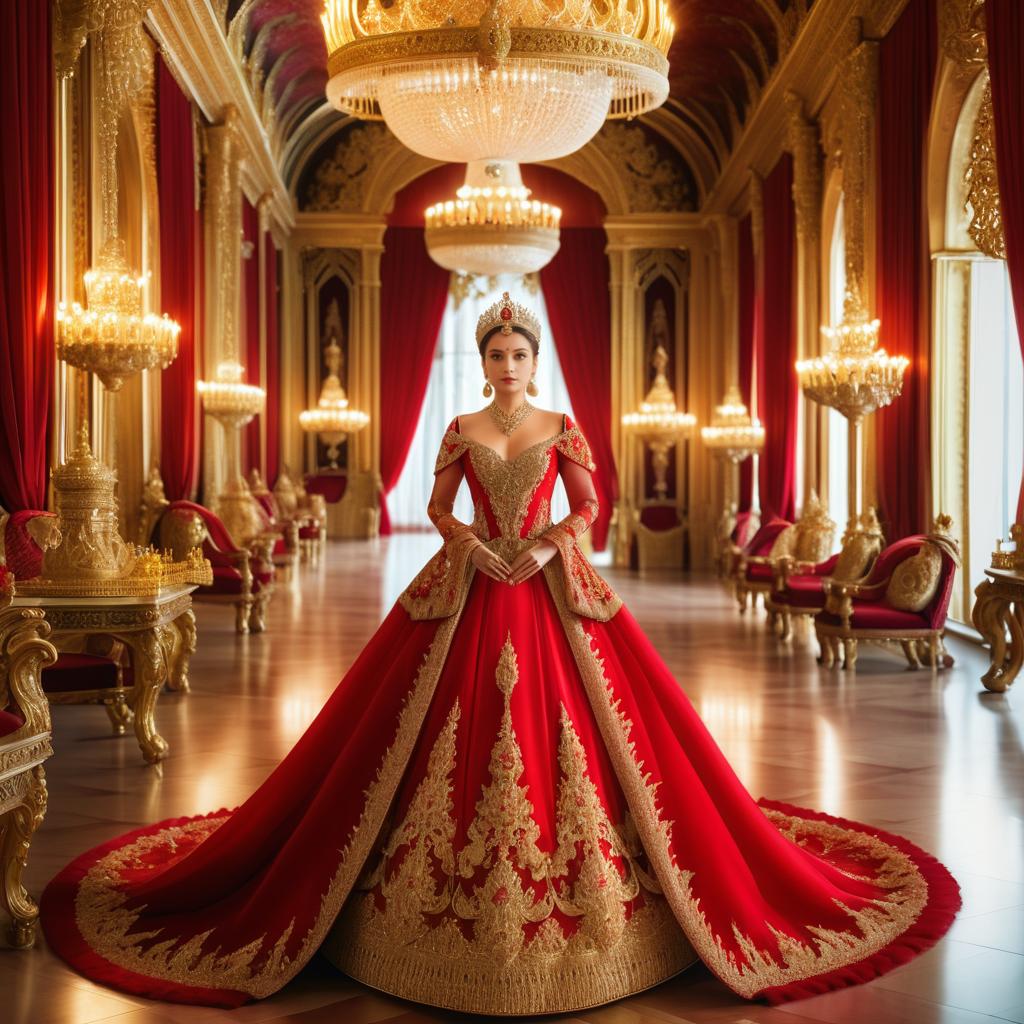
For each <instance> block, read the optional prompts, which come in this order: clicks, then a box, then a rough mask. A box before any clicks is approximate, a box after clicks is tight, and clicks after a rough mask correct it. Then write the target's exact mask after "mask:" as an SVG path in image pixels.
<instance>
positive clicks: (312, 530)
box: [299, 526, 320, 540]
mask: <svg viewBox="0 0 1024 1024" xmlns="http://www.w3.org/2000/svg"><path fill="white" fill-rule="evenodd" d="M299 539H300V540H319V539H320V527H319V526H300V527H299Z"/></svg>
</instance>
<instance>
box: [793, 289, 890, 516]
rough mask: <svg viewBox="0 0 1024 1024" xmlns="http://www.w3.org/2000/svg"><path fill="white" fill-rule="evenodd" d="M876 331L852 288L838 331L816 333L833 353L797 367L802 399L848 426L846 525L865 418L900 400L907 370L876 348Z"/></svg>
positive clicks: (857, 505)
mask: <svg viewBox="0 0 1024 1024" xmlns="http://www.w3.org/2000/svg"><path fill="white" fill-rule="evenodd" d="M878 329H879V321H878V320H872V319H871V318H870V317H869V316H868V313H867V310H866V309H865V308H864V303H863V301H862V300H861V296H860V290H859V289H858V288H857V287H856V285H852V286H851V287H850V288H849V289H847V292H846V299H845V302H844V305H843V319H842V322H841V323H840V325H839V326H838V327H822V329H821V332H822V334H823V335H824V336H825V337H826V338H828V339H829V340H830V341H832V342H833V348H832V351H831V352H827V353H826V354H825V355H823V356H819V357H817V358H815V359H803V360H800V361H798V362H797V364H796V371H797V374H798V375H799V377H800V387H801V388H802V389H803V392H804V394H805V395H807V397H808V398H809V399H811V401H814V402H818V403H820V404H821V405H826V406H829V407H830V408H832V409H835V410H836V411H837V412H839V413H841V414H842V415H843V416H845V417H846V418H847V419H848V420H849V421H850V429H849V442H848V443H849V455H848V463H847V465H848V472H849V519H850V521H851V522H852V521H853V520H854V519H855V518H856V517H857V516H858V515H860V512H861V494H862V484H863V477H862V464H861V444H860V432H861V426H862V423H863V420H864V417H865V416H870V415H871V413H873V412H875V411H876V410H877V409H882V408H884V407H885V406H887V405H889V404H890V403H891V402H892V401H893V400H894V399H896V398H898V397H899V395H900V394H901V393H902V391H903V375H904V373H905V372H906V369H907V367H908V366H909V365H910V360H909V359H907V358H906V357H905V356H891V355H889V354H888V353H887V352H886V351H885V349H884V348H879V347H878Z"/></svg>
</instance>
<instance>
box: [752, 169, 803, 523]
mask: <svg viewBox="0 0 1024 1024" xmlns="http://www.w3.org/2000/svg"><path fill="white" fill-rule="evenodd" d="M795 259H796V214H795V212H794V209H793V158H792V157H791V156H790V154H789V153H784V154H783V155H782V156H781V157H780V159H779V162H778V163H777V164H776V165H775V167H774V168H773V169H772V172H771V173H770V174H769V175H768V177H767V178H765V180H764V254H763V257H762V268H761V282H762V288H761V294H760V296H759V303H757V304H756V305H757V306H758V307H759V308H755V310H754V322H755V325H756V327H755V331H756V337H755V341H754V349H755V356H754V358H755V360H756V362H757V408H758V416H759V417H760V419H761V422H762V423H763V424H764V430H765V446H764V452H763V454H762V455H761V458H760V461H759V466H758V485H759V489H760V494H761V510H762V513H763V514H762V517H761V519H762V521H763V522H767V521H768V519H770V518H771V517H772V516H782V517H783V518H784V519H790V520H792V519H793V517H794V515H795V513H796V445H797V427H798V416H799V409H800V385H799V382H798V380H797V376H796V368H795V366H794V363H795V361H796V320H795V312H794V306H795V303H794V267H795ZM759 313H760V314H761V315H758V314H759Z"/></svg>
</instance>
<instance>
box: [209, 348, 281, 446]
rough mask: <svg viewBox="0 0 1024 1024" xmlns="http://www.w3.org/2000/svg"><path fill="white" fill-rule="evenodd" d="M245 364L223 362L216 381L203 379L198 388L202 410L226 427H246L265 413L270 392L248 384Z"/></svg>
mask: <svg viewBox="0 0 1024 1024" xmlns="http://www.w3.org/2000/svg"><path fill="white" fill-rule="evenodd" d="M244 376H245V367H244V366H242V365H241V364H240V363H237V362H235V361H234V360H231V359H229V360H227V361H225V362H223V363H220V364H219V365H218V367H217V372H216V374H215V375H214V379H213V380H201V381H199V382H198V383H197V384H196V388H197V389H198V391H199V394H200V395H201V396H202V399H203V409H204V411H206V412H208V413H209V414H210V415H211V416H212V417H213V418H214V419H215V420H218V421H219V422H221V423H222V424H224V426H225V427H226V428H227V429H229V430H230V429H238V428H239V427H244V426H245V425H246V424H247V423H248V422H250V420H252V418H253V417H254V416H257V415H259V413H261V412H263V409H264V407H265V405H266V401H267V393H266V392H265V391H264V390H263V388H259V387H256V385H255V384H245V383H243V381H242V377H244Z"/></svg>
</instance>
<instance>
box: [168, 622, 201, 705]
mask: <svg viewBox="0 0 1024 1024" xmlns="http://www.w3.org/2000/svg"><path fill="white" fill-rule="evenodd" d="M172 629H173V630H174V632H175V634H176V635H175V637H174V646H173V650H172V653H171V657H170V664H169V666H168V673H167V689H169V690H173V691H175V692H176V693H188V692H189V690H190V689H191V686H190V684H189V680H188V665H189V661H190V659H191V658H192V655H193V654H195V653H196V613H195V612H194V611H193V610H192V609H191V608H189V609H188V610H187V611H185V612H183V613H182V614H181V615H179V616H178V617H177V618H176V619H175V620H174V622H173V623H172Z"/></svg>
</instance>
